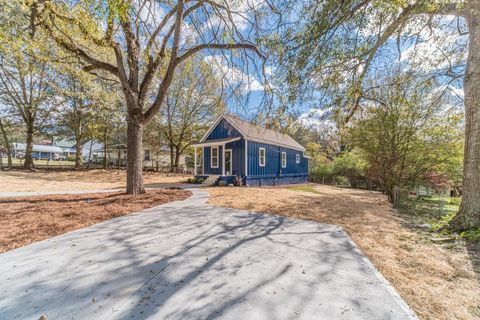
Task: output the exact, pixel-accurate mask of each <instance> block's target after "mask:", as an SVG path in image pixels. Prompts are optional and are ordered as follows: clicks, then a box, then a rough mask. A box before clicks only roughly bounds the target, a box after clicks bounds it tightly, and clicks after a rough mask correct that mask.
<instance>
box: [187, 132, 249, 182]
mask: <svg viewBox="0 0 480 320" xmlns="http://www.w3.org/2000/svg"><path fill="white" fill-rule="evenodd" d="M243 144H244V143H243V142H242V141H241V138H240V137H234V138H222V139H212V140H208V141H205V142H201V143H197V144H194V145H193V147H194V175H195V176H204V177H208V176H216V177H219V178H217V180H219V181H221V180H223V181H226V182H230V181H232V180H234V179H235V177H236V176H240V177H242V178H243V177H244V176H245V174H244V172H245V171H244V169H245V168H244V161H243V158H244V157H245V154H246V151H245V150H244V149H245V147H244V146H243ZM198 148H201V151H202V156H201V159H202V163H201V166H200V167H199V165H198ZM232 183H233V182H232Z"/></svg>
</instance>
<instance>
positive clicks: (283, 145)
mask: <svg viewBox="0 0 480 320" xmlns="http://www.w3.org/2000/svg"><path fill="white" fill-rule="evenodd" d="M222 119H225V121H227V122H228V123H229V124H230V125H231V126H232V127H233V128H235V130H237V131H238V132H240V134H241V135H242V137H243V138H244V139H247V138H248V140H251V141H255V142H261V143H265V144H270V145H273V146H279V147H284V148H289V149H292V150H297V151H302V152H304V151H305V150H306V149H305V148H304V147H300V148H296V147H292V146H290V145H286V144H283V143H278V142H273V141H270V140H265V139H259V138H251V137H250V136H249V135H248V134H247V133H246V132H244V131H243V130H241V129H239V128H238V127H236V126H235V125H234V124H233V123H231V122H230V121H228V119H227V118H225V115H223V114H222V115H220V116H218V118H217V119H216V120H215V122H214V123H213V125H212V126H211V127H210V128H209V129H208V131H207V133H205V134H204V135H203V137H202V139H200V143H201V142H205V140H206V139H207V138H208V136H209V135H210V133H212V131H213V130H214V129H215V128H216V127H217V125H218V124H219V123H220V121H222Z"/></svg>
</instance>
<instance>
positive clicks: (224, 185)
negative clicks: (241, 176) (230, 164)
mask: <svg viewBox="0 0 480 320" xmlns="http://www.w3.org/2000/svg"><path fill="white" fill-rule="evenodd" d="M218 186H219V187H226V186H227V182H226V181H223V180H221V181H218Z"/></svg>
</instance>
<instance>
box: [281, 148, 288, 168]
mask: <svg viewBox="0 0 480 320" xmlns="http://www.w3.org/2000/svg"><path fill="white" fill-rule="evenodd" d="M283 155H285V165H283ZM281 164H282V168H286V167H287V153H286V152H285V151H282V158H281Z"/></svg>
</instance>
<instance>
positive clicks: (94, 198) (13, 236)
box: [0, 189, 192, 253]
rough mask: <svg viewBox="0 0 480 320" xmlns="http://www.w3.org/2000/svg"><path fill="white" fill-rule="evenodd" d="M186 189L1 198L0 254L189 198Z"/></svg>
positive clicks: (189, 193) (188, 192)
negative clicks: (138, 193)
mask: <svg viewBox="0 0 480 320" xmlns="http://www.w3.org/2000/svg"><path fill="white" fill-rule="evenodd" d="M191 194H192V193H191V192H190V191H186V190H166V189H162V190H149V191H147V193H146V194H143V195H138V196H132V195H126V194H124V193H120V192H116V193H100V194H82V195H56V196H38V197H19V198H0V221H1V224H0V253H1V252H5V251H8V250H12V249H15V248H18V247H22V246H25V245H27V244H30V243H32V242H36V241H40V240H44V239H48V238H51V237H54V236H57V235H60V234H63V233H66V232H68V231H72V230H76V229H80V228H84V227H87V226H90V225H93V224H95V223H98V222H101V221H105V220H109V219H112V218H115V217H119V216H124V215H127V214H129V213H132V212H137V211H140V210H143V209H146V208H151V207H154V206H158V205H161V204H164V203H167V202H171V201H175V200H183V199H186V198H188V197H189V196H190V195H191Z"/></svg>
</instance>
